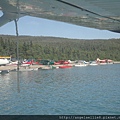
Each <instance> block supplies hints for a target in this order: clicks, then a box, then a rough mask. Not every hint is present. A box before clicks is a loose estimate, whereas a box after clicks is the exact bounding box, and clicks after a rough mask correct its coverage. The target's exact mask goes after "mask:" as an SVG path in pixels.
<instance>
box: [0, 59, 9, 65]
mask: <svg viewBox="0 0 120 120" xmlns="http://www.w3.org/2000/svg"><path fill="white" fill-rule="evenodd" d="M8 63H9V60H7V59H6V58H5V59H4V58H3V59H2V58H0V65H6V64H8Z"/></svg>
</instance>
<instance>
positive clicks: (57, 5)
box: [0, 0, 120, 33]
mask: <svg viewBox="0 0 120 120" xmlns="http://www.w3.org/2000/svg"><path fill="white" fill-rule="evenodd" d="M0 10H1V11H2V12H3V16H1V18H0V26H2V25H4V24H6V23H8V22H10V21H12V20H15V19H19V18H20V17H23V16H26V15H27V16H34V17H39V18H45V19H50V20H56V21H62V22H67V23H71V24H75V25H79V26H85V27H90V28H96V29H101V30H110V31H113V32H118V33H120V0H0Z"/></svg>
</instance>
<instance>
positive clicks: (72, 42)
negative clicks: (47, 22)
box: [0, 35, 120, 61]
mask: <svg viewBox="0 0 120 120" xmlns="http://www.w3.org/2000/svg"><path fill="white" fill-rule="evenodd" d="M17 40H19V52H20V58H21V59H24V58H27V59H28V58H35V59H38V58H41V59H53V60H63V59H64V60H68V59H70V60H80V59H82V60H86V61H90V60H95V59H96V58H98V57H99V58H101V59H105V58H109V59H113V60H115V61H116V60H117V61H120V39H109V40H97V39H96V40H78V39H68V38H59V37H42V36H40V37H39V36H38V37H36V36H35V37H33V36H19V37H16V36H11V35H0V56H6V55H7V56H8V55H12V56H13V57H16V42H17Z"/></svg>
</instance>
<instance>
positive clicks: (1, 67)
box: [0, 61, 120, 71]
mask: <svg viewBox="0 0 120 120" xmlns="http://www.w3.org/2000/svg"><path fill="white" fill-rule="evenodd" d="M113 64H120V61H114V63H113ZM62 65H63V64H60V65H52V66H53V67H59V66H62ZM67 65H71V66H74V64H67ZM48 67H49V66H48V65H30V66H19V68H20V70H29V69H33V70H36V69H41V68H43V69H45V68H48ZM3 70H9V71H13V70H17V65H6V66H0V71H3Z"/></svg>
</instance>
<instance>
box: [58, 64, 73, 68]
mask: <svg viewBox="0 0 120 120" xmlns="http://www.w3.org/2000/svg"><path fill="white" fill-rule="evenodd" d="M71 67H72V66H71V65H62V66H59V68H62V69H64V68H71Z"/></svg>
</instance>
